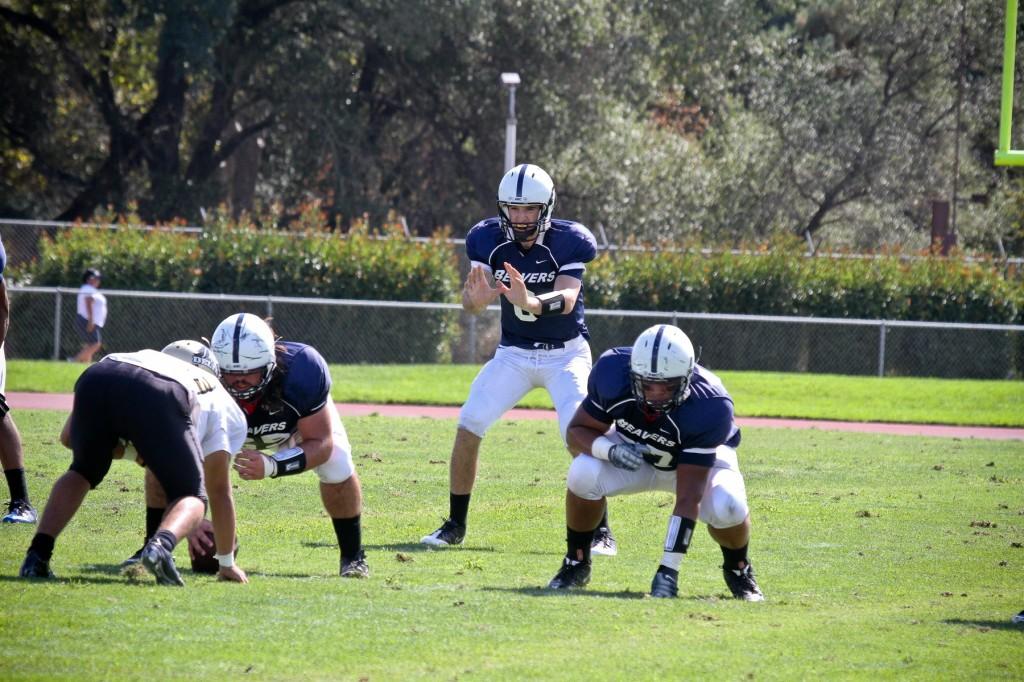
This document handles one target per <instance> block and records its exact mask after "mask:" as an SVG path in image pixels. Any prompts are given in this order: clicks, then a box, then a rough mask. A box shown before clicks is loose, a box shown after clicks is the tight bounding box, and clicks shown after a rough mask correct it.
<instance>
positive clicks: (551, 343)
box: [420, 164, 614, 547]
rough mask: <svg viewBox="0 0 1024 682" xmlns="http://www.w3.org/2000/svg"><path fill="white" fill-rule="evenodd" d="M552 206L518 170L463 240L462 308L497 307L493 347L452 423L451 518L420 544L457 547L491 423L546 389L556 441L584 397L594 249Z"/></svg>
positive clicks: (535, 171)
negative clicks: (586, 307)
mask: <svg viewBox="0 0 1024 682" xmlns="http://www.w3.org/2000/svg"><path fill="white" fill-rule="evenodd" d="M554 202H555V190H554V185H553V183H552V182H551V178H550V177H549V176H548V174H547V173H546V172H545V171H544V170H543V169H541V168H539V167H538V166H534V165H532V164H522V165H519V166H516V167H515V168H513V169H511V170H510V171H508V172H507V173H506V174H505V175H504V177H503V178H502V180H501V183H500V184H499V186H498V216H497V217H494V218H488V219H487V220H483V221H481V222H479V223H477V224H476V225H475V226H473V228H472V229H471V230H470V231H469V234H468V236H467V237H466V252H467V254H468V256H469V259H470V262H471V269H470V271H469V276H468V277H467V278H466V284H465V287H464V289H463V292H462V307H463V309H464V310H466V311H467V312H469V313H472V314H477V313H480V312H482V311H483V310H484V309H485V308H486V307H487V306H488V305H490V304H491V303H494V301H495V300H498V301H500V304H501V341H500V343H499V345H498V348H497V350H496V352H495V354H494V357H493V358H492V359H491V360H490V361H488V362H487V363H486V364H485V365H484V366H483V368H482V369H481V370H480V373H479V374H477V376H476V379H474V380H473V385H472V386H471V387H470V391H469V397H468V398H467V399H466V402H465V404H464V405H463V406H462V410H461V412H460V414H459V425H458V430H457V431H456V435H455V443H454V445H453V447H452V458H451V463H450V465H449V486H450V488H449V492H450V495H449V518H447V519H445V522H444V524H443V525H442V526H441V527H440V528H438V529H437V530H436V531H434V532H433V533H431V534H430V535H427V536H425V537H423V538H422V539H421V540H420V542H422V543H424V544H428V545H432V546H435V547H445V546H448V545H457V544H460V543H461V542H462V540H463V538H464V537H465V533H466V518H467V516H468V513H469V499H470V494H471V492H472V490H473V484H474V482H475V480H476V471H477V459H478V455H479V452H480V442H481V440H482V439H483V436H484V434H485V433H486V432H487V429H488V428H490V426H491V425H492V424H493V423H494V422H495V421H497V420H498V419H499V418H500V417H501V416H502V415H503V414H504V413H505V412H506V411H507V410H509V409H510V408H512V407H514V406H515V404H516V403H518V402H519V400H520V399H521V398H522V397H523V396H524V395H526V393H528V392H529V391H530V390H532V389H533V388H536V387H544V388H545V389H547V391H548V393H550V395H551V399H552V402H553V403H554V405H555V410H556V411H557V413H558V421H559V429H560V432H561V434H562V437H563V438H564V437H565V432H566V429H567V428H568V426H569V420H570V419H571V418H572V415H573V413H574V412H575V410H576V407H577V406H578V405H579V403H580V401H581V400H582V399H583V396H584V395H585V394H586V392H585V387H586V381H587V374H588V373H589V372H590V366H591V355H590V346H589V345H588V343H587V339H588V338H589V332H588V331H587V326H586V324H585V323H584V320H583V273H584V272H585V271H586V264H587V263H589V262H590V261H592V260H593V259H594V257H595V256H596V255H597V244H596V242H595V240H594V236H593V235H592V234H591V233H590V230H588V229H587V228H586V227H584V226H583V225H581V224H580V223H576V222H572V221H569V220H556V219H552V217H551V210H552V207H553V206H554ZM492 281H493V286H492ZM609 540H610V535H609ZM612 542H614V541H612Z"/></svg>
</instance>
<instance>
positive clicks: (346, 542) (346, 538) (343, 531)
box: [331, 514, 363, 559]
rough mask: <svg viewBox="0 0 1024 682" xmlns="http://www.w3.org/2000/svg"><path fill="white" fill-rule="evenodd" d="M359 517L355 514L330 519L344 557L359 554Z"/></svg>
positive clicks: (361, 531) (360, 540)
mask: <svg viewBox="0 0 1024 682" xmlns="http://www.w3.org/2000/svg"><path fill="white" fill-rule="evenodd" d="M359 518H360V517H359V515H358V514H357V515H356V516H353V517H352V518H350V519H331V523H333V524H334V534H335V535H336V536H337V538H338V547H340V548H341V556H342V558H344V559H355V558H356V557H357V556H359V549H360V547H362V545H363V529H362V526H360V525H359Z"/></svg>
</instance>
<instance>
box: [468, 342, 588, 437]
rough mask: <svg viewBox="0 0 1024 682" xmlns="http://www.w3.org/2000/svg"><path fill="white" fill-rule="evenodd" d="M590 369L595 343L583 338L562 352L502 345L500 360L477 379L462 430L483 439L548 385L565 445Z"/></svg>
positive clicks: (489, 364)
mask: <svg viewBox="0 0 1024 682" xmlns="http://www.w3.org/2000/svg"><path fill="white" fill-rule="evenodd" d="M590 365H591V357H590V345H589V344H588V343H587V340H586V339H584V338H583V337H582V336H577V337H576V338H575V339H572V340H571V341H566V343H565V348H559V349H556V350H528V349H525V348H515V347H513V346H498V349H497V350H496V351H495V353H494V357H493V358H492V359H490V360H488V361H487V363H486V364H485V365H484V366H483V367H482V368H481V369H480V372H479V373H478V374H477V375H476V378H475V379H473V384H472V386H470V388H469V397H468V398H466V402H465V403H464V404H463V406H462V410H461V411H460V412H459V428H463V429H465V430H467V431H469V432H470V433H472V434H475V435H477V436H479V437H480V438H483V436H484V434H485V433H486V432H487V429H489V428H490V427H491V424H493V423H494V422H496V421H498V420H499V419H500V418H501V415H503V414H505V412H507V411H508V410H510V409H511V408H513V407H515V405H516V403H518V402H519V401H520V400H522V398H523V396H524V395H526V394H527V393H529V392H530V391H531V390H532V389H534V388H538V387H543V388H545V389H547V392H548V393H549V394H550V395H551V402H553V403H554V405H555V411H556V412H558V429H559V433H561V434H562V441H563V442H564V441H565V432H566V430H567V429H568V428H569V421H570V420H571V419H572V416H573V414H575V413H576V408H577V407H578V406H579V404H580V403H581V402H582V401H583V398H584V397H586V395H587V377H588V376H589V375H590Z"/></svg>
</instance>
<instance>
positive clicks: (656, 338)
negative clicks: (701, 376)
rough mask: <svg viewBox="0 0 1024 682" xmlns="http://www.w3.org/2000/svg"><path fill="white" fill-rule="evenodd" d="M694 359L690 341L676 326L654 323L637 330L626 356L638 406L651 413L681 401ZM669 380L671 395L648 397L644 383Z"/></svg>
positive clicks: (694, 362)
mask: <svg viewBox="0 0 1024 682" xmlns="http://www.w3.org/2000/svg"><path fill="white" fill-rule="evenodd" d="M696 364H697V361H696V359H695V357H694V353H693V344H692V343H690V339H689V338H688V337H687V336H686V334H684V333H683V330H682V329H680V328H679V327H674V326H672V325H670V324H656V325H654V326H653V327H651V328H649V329H645V330H644V331H643V332H641V334H640V336H638V337H637V338H636V343H634V344H633V354H632V356H631V357H630V359H629V374H630V378H631V379H632V384H633V396H634V397H635V398H636V400H637V402H638V403H639V404H640V407H641V409H643V410H644V411H645V412H648V413H652V414H664V413H666V412H668V411H669V410H671V409H673V408H674V407H677V406H679V405H681V404H682V402H683V401H684V400H686V398H687V396H689V394H690V378H691V377H692V376H693V367H694V365H696ZM651 383H665V384H670V385H671V388H672V395H671V397H670V398H668V399H667V400H657V401H652V400H648V399H647V397H646V395H645V394H644V384H651Z"/></svg>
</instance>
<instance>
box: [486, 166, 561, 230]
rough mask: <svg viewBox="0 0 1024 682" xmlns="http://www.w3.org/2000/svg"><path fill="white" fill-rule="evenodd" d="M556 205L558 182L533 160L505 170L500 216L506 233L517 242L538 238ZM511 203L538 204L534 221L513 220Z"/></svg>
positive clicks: (501, 188)
mask: <svg viewBox="0 0 1024 682" xmlns="http://www.w3.org/2000/svg"><path fill="white" fill-rule="evenodd" d="M554 205H555V183H553V182H552V181H551V176H550V175H548V174H547V172H546V171H545V170H544V169H543V168H541V167H540V166H535V165H533V164H532V163H522V164H519V165H518V166H516V167H515V168H513V169H512V170H510V171H508V172H507V173H505V175H504V176H503V177H502V178H501V183H500V184H499V185H498V219H499V220H500V221H501V227H502V229H503V230H504V231H505V236H506V237H507V238H508V239H510V240H512V241H517V242H528V241H530V240H531V239H536V238H537V237H538V236H539V235H540V233H541V232H544V231H545V230H547V229H548V228H549V227H550V226H551V209H552V208H553V207H554ZM510 206H536V207H537V208H539V209H540V212H539V213H538V215H537V220H536V221H535V222H533V223H513V222H512V219H511V217H510V216H509V212H508V209H509V207H510Z"/></svg>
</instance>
